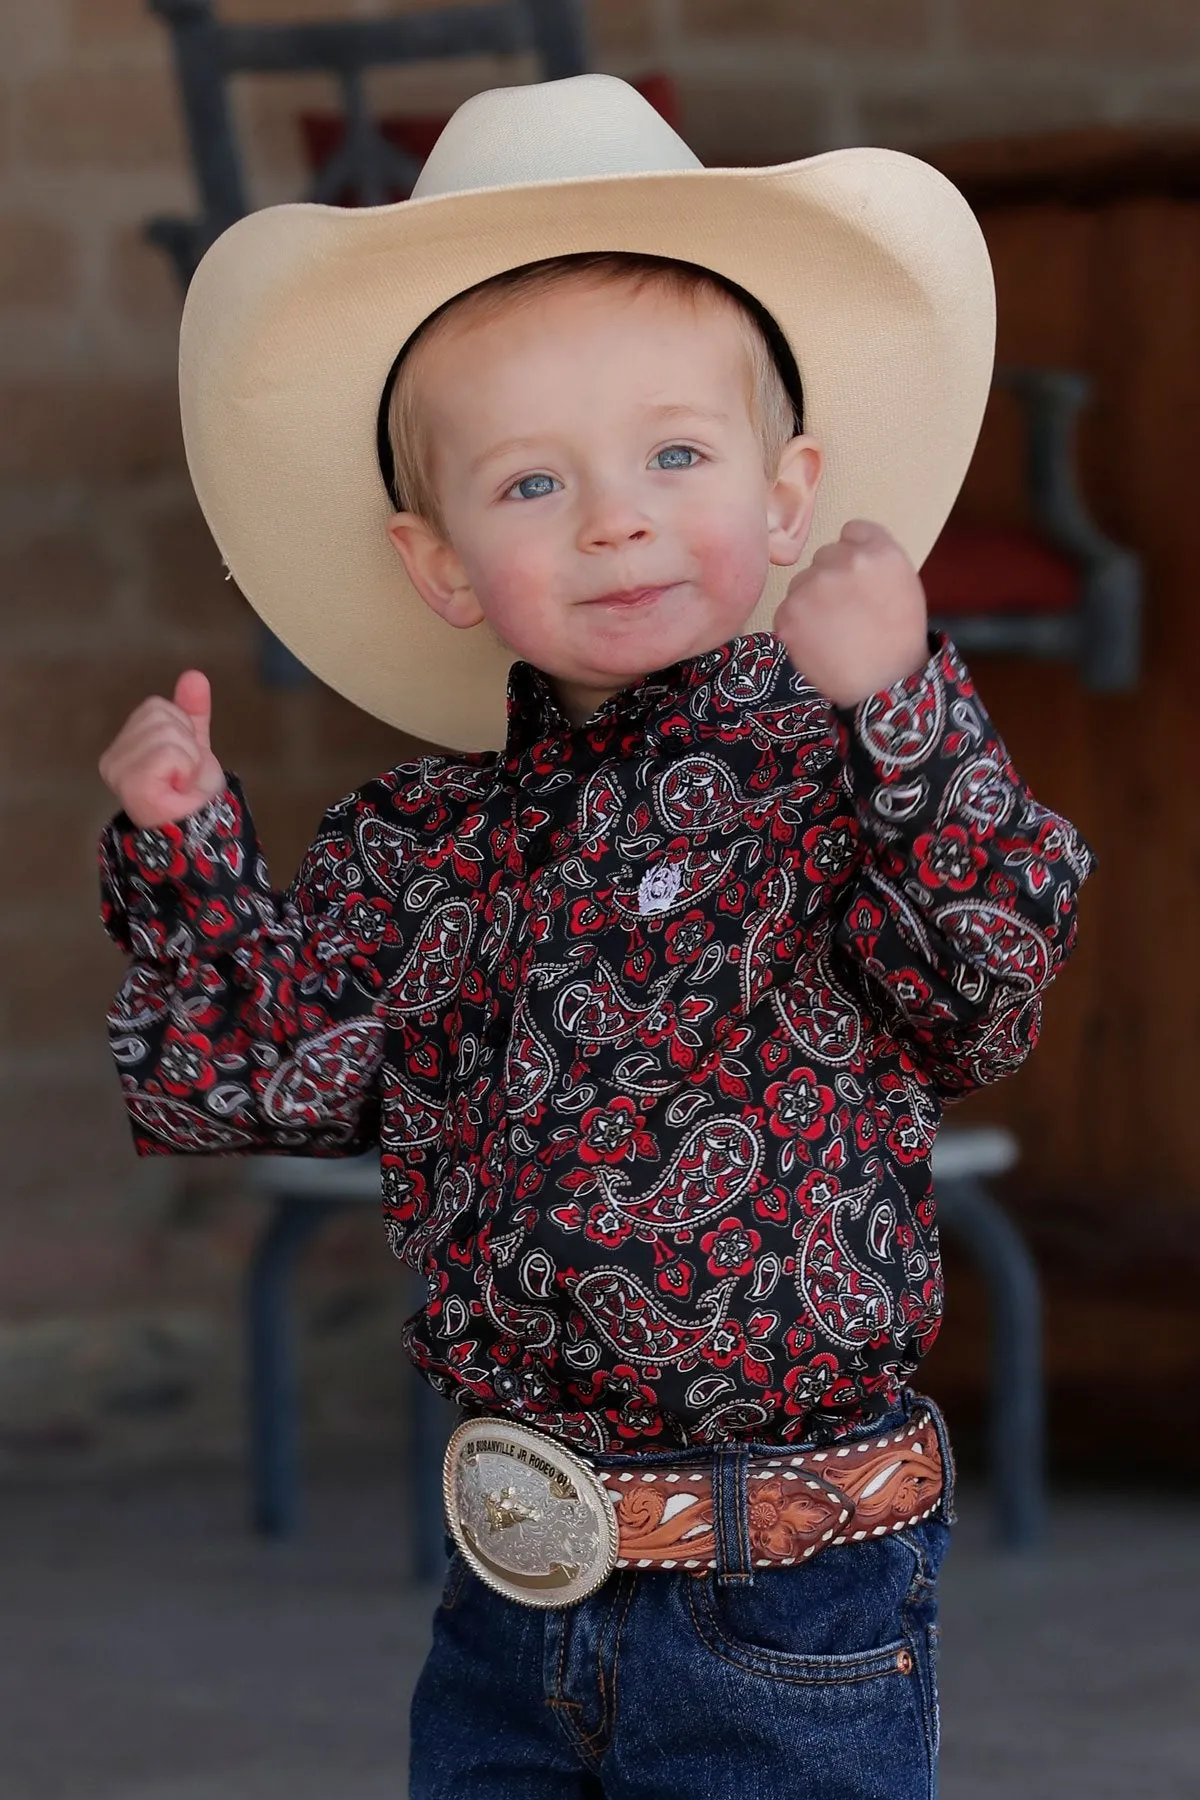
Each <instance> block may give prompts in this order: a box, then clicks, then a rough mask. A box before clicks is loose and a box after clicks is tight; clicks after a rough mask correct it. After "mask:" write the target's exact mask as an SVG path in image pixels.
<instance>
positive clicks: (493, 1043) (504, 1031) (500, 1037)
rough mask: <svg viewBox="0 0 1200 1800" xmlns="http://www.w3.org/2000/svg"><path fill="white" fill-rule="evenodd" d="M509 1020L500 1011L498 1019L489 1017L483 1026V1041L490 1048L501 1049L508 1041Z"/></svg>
mask: <svg viewBox="0 0 1200 1800" xmlns="http://www.w3.org/2000/svg"><path fill="white" fill-rule="evenodd" d="M508 1027H509V1021H508V1019H506V1018H505V1016H504V1014H503V1013H501V1015H500V1017H499V1018H498V1019H491V1020H489V1022H488V1023H487V1024H486V1025H485V1026H484V1028H483V1041H484V1043H485V1044H486V1045H487V1046H488V1048H489V1049H491V1050H503V1048H504V1046H505V1044H507V1042H508Z"/></svg>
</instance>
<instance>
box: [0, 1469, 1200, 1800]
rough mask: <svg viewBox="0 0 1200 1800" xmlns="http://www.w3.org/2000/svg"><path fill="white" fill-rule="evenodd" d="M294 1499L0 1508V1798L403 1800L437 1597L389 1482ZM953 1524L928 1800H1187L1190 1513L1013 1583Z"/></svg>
mask: <svg viewBox="0 0 1200 1800" xmlns="http://www.w3.org/2000/svg"><path fill="white" fill-rule="evenodd" d="M308 1501H309V1503H308V1509H307V1516H306V1519H305V1523H304V1527H303V1530H302V1533H301V1535H300V1536H298V1537H297V1538H296V1539H295V1540H293V1541H292V1542H291V1543H290V1544H287V1545H283V1546H265V1545H263V1544H261V1543H258V1542H256V1541H255V1540H254V1539H252V1538H251V1537H250V1536H249V1535H248V1534H247V1533H246V1531H245V1530H244V1528H243V1517H242V1494H241V1491H240V1487H239V1484H238V1482H237V1481H236V1479H235V1478H234V1477H233V1476H232V1475H219V1474H205V1475H204V1476H201V1477H196V1478H194V1479H190V1480H185V1479H184V1478H182V1477H173V1478H171V1479H164V1478H162V1477H155V1478H153V1479H145V1480H142V1481H139V1482H136V1483H134V1482H126V1483H124V1484H118V1483H113V1482H107V1483H99V1482H97V1483H95V1484H93V1485H88V1486H82V1485H80V1486H72V1487H69V1488H68V1487H65V1486H63V1487H40V1488H36V1487H28V1488H24V1489H14V1488H9V1489H7V1490H5V1491H3V1492H0V1545H3V1550H2V1551H0V1559H2V1560H0V1800H385V1797H386V1800H403V1794H404V1781H403V1770H404V1760H405V1714H406V1708H407V1700H408V1693H409V1689H410V1687H411V1684H412V1681H413V1679H414V1677H415V1674H416V1671H417V1669H418V1667H419V1664H420V1661H421V1657H422V1655H423V1651H424V1645H425V1638H426V1633H427V1629H428V1617H429V1613H430V1611H431V1609H432V1605H433V1603H434V1599H435V1596H434V1595H432V1594H431V1593H429V1592H419V1591H414V1590H413V1589H412V1588H410V1587H409V1586H408V1585H407V1583H406V1579H405V1541H404V1533H403V1530H402V1517H403V1515H402V1508H401V1498H400V1493H399V1485H398V1481H397V1478H396V1477H395V1476H394V1475H384V1474H381V1473H380V1472H378V1471H376V1472H374V1473H372V1474H370V1475H359V1476H356V1477H354V1478H351V1477H349V1476H346V1475H343V1476H342V1477H340V1478H337V1479H330V1478H326V1479H322V1480H319V1481H317V1482H315V1483H313V1484H312V1486H311V1488H310V1492H309V1497H308ZM962 1510H963V1514H964V1517H963V1521H962V1524H961V1526H960V1529H959V1533H958V1538H957V1542H956V1544H955V1547H954V1550H953V1552H952V1554H951V1557H950V1560H949V1562H948V1564H947V1569H946V1573H945V1576H944V1579H943V1664H942V1690H943V1711H944V1755H943V1767H942V1796H943V1800H1001V1797H1002V1796H1003V1797H1004V1800H1010V1797H1012V1800H1117V1797H1118V1796H1119V1797H1120V1800H1200V1631H1198V1628H1197V1619H1198V1616H1200V1506H1187V1505H1184V1504H1182V1503H1180V1504H1175V1505H1170V1504H1160V1503H1155V1502H1150V1501H1145V1500H1142V1501H1116V1500H1111V1501H1099V1500H1095V1501H1092V1500H1089V1501H1082V1500H1074V1501H1071V1502H1064V1503H1061V1504H1060V1505H1059V1506H1057V1507H1056V1509H1055V1515H1054V1520H1053V1526H1052V1533H1051V1541H1050V1545H1049V1548H1048V1549H1047V1551H1046V1552H1045V1553H1044V1555H1042V1556H1040V1557H1038V1558H1037V1559H1033V1560H1029V1561H1027V1562H1024V1563H1022V1562H1018V1561H1013V1560H1012V1559H1010V1558H1004V1557H1000V1556H998V1555H996V1554H995V1553H994V1552H993V1551H992V1550H991V1548H990V1546H989V1544H988V1541H987V1536H986V1519H985V1517H984V1514H983V1510H982V1507H981V1504H980V1502H979V1500H978V1499H975V1500H972V1499H971V1497H970V1496H968V1498H967V1500H966V1502H965V1503H964V1505H963V1509H962ZM714 1800H717V1797H714ZM720 1800H725V1797H723V1796H722V1797H720Z"/></svg>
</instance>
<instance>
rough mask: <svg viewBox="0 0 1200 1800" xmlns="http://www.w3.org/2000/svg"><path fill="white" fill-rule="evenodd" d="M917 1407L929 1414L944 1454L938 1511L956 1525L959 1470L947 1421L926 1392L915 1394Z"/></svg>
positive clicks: (914, 1408)
mask: <svg viewBox="0 0 1200 1800" xmlns="http://www.w3.org/2000/svg"><path fill="white" fill-rule="evenodd" d="M917 1408H919V1409H920V1411H921V1412H924V1413H928V1414H929V1418H930V1421H931V1423H932V1425H933V1430H934V1435H935V1437H936V1438H937V1443H938V1449H939V1450H940V1451H941V1455H942V1493H941V1498H940V1500H939V1501H938V1511H939V1512H940V1513H941V1515H942V1519H943V1521H944V1522H945V1523H946V1524H947V1525H954V1524H956V1523H957V1521H958V1514H957V1513H956V1512H955V1510H954V1483H955V1477H956V1474H957V1470H956V1469H955V1466H954V1452H953V1451H952V1450H951V1448H950V1433H949V1432H948V1431H947V1429H946V1421H945V1419H944V1418H943V1417H942V1412H941V1408H940V1407H938V1406H935V1405H934V1403H933V1401H932V1400H930V1399H927V1398H926V1396H925V1395H924V1394H918V1395H915V1396H914V1407H913V1410H914V1411H915V1410H916V1409H917Z"/></svg>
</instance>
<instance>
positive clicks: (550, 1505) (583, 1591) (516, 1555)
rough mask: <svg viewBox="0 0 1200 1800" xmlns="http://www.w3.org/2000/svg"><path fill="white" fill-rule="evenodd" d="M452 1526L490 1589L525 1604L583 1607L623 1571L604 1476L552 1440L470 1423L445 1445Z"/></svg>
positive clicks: (522, 1429)
mask: <svg viewBox="0 0 1200 1800" xmlns="http://www.w3.org/2000/svg"><path fill="white" fill-rule="evenodd" d="M442 1492H443V1495H444V1498H445V1502H446V1518H447V1520H448V1522H449V1525H450V1531H451V1534H452V1535H453V1538H454V1541H455V1543H456V1544H457V1545H458V1547H459V1549H460V1550H461V1551H462V1554H463V1556H464V1557H465V1558H466V1560H467V1563H468V1564H469V1565H470V1567H471V1568H472V1569H473V1570H474V1571H475V1573H476V1575H478V1577H479V1579H480V1580H481V1581H482V1582H485V1583H486V1584H487V1586H488V1587H490V1588H493V1589H494V1590H495V1591H496V1593H498V1594H503V1595H504V1596H505V1598H506V1599H508V1600H516V1601H518V1602H520V1604H521V1605H523V1606H544V1607H553V1606H574V1605H575V1604H576V1602H577V1601H580V1600H585V1599H586V1598H587V1596H588V1595H589V1594H592V1593H594V1592H595V1591H596V1589H597V1588H598V1587H600V1586H601V1585H602V1583H604V1582H605V1581H607V1580H608V1577H609V1576H610V1575H611V1574H612V1572H613V1570H614V1568H615V1567H616V1563H617V1516H616V1513H615V1511H614V1509H613V1504H612V1501H611V1500H610V1499H609V1497H608V1493H607V1491H606V1490H605V1488H604V1486H603V1485H602V1483H601V1482H600V1480H599V1478H598V1477H597V1476H596V1475H595V1473H594V1472H593V1471H592V1470H591V1469H589V1468H588V1466H587V1464H586V1463H585V1462H584V1461H582V1459H581V1458H580V1457H578V1456H576V1455H575V1454H574V1453H573V1452H572V1451H570V1450H566V1449H564V1448H563V1446H562V1445H561V1444H558V1443H556V1442H555V1441H554V1439H553V1438H548V1437H543V1435H542V1433H541V1432H539V1431H531V1430H529V1428H528V1427H527V1426H524V1425H512V1424H510V1423H509V1422H508V1420H506V1419H469V1420H468V1421H467V1423H466V1424H465V1425H460V1426H459V1427H458V1429H457V1431H455V1433H454V1435H453V1437H452V1438H451V1439H450V1442H449V1444H448V1445H447V1446H446V1461H445V1465H444V1468H443V1473H442Z"/></svg>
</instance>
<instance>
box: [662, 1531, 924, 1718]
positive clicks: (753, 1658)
mask: <svg viewBox="0 0 1200 1800" xmlns="http://www.w3.org/2000/svg"><path fill="white" fill-rule="evenodd" d="M923 1579H924V1570H923V1567H922V1562H921V1557H920V1554H919V1551H918V1549H917V1547H916V1546H914V1545H911V1544H908V1543H905V1542H904V1541H903V1540H901V1539H899V1538H891V1539H882V1540H880V1541H879V1542H878V1543H866V1544H856V1545H853V1546H846V1547H845V1548H844V1549H830V1550H826V1551H824V1552H822V1554H821V1555H820V1556H819V1557H816V1558H815V1559H814V1560H813V1561H812V1562H811V1563H809V1564H806V1565H805V1566H803V1567H801V1568H792V1569H766V1570H758V1571H756V1572H755V1577H754V1581H753V1583H752V1584H747V1585H741V1586H723V1585H721V1584H720V1583H718V1582H717V1581H716V1579H715V1578H714V1577H712V1576H708V1577H707V1578H703V1577H701V1578H697V1579H695V1580H693V1581H691V1582H690V1583H689V1598H690V1602H691V1614H692V1621H693V1624H694V1625H695V1628H696V1632H697V1635H698V1636H699V1638H700V1640H701V1642H702V1643H704V1644H705V1646H706V1647H707V1648H708V1649H709V1650H711V1651H713V1652H714V1653H715V1654H717V1655H719V1656H721V1657H723V1658H724V1659H725V1660H726V1661H729V1662H734V1663H736V1664H737V1665H738V1666H739V1667H741V1668H743V1669H746V1670H749V1671H751V1672H757V1673H760V1674H763V1675H767V1676H773V1677H775V1678H777V1679H778V1678H783V1679H788V1680H792V1681H797V1682H822V1683H828V1682H850V1681H866V1680H873V1679H875V1678H876V1677H881V1676H884V1675H905V1676H910V1675H912V1674H913V1672H914V1669H915V1667H916V1658H915V1657H914V1654H913V1649H912V1644H911V1640H910V1635H909V1630H908V1619H907V1613H908V1609H909V1606H910V1604H911V1595H912V1590H913V1587H914V1583H916V1582H917V1581H919V1580H923Z"/></svg>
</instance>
